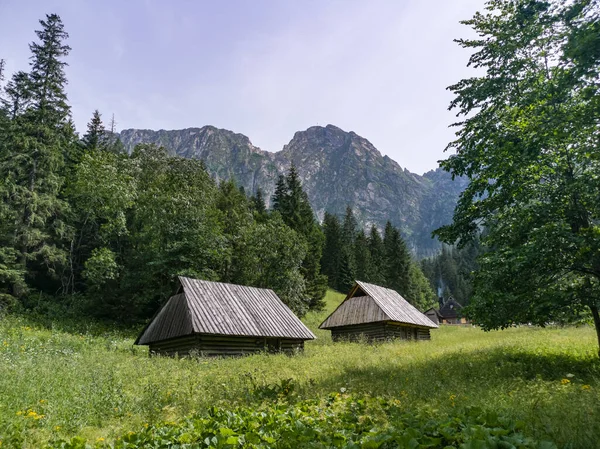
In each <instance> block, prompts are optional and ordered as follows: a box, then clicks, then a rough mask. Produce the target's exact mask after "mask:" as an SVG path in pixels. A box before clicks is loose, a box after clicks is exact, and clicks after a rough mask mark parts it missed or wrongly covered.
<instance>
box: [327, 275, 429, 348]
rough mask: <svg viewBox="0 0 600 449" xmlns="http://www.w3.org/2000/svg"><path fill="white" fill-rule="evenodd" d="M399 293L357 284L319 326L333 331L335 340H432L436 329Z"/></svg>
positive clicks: (360, 283)
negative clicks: (431, 331)
mask: <svg viewBox="0 0 600 449" xmlns="http://www.w3.org/2000/svg"><path fill="white" fill-rule="evenodd" d="M437 327H438V326H437V324H435V323H434V322H432V321H431V320H430V319H429V318H427V317H426V316H425V315H424V314H422V313H421V312H419V311H418V310H417V309H416V308H415V307H413V306H412V305H411V304H410V303H409V302H408V301H407V300H406V299H404V298H403V297H402V296H400V294H398V293H397V292H396V291H394V290H391V289H389V288H385V287H380V286H378V285H374V284H367V283H366V282H361V281H356V282H355V284H354V287H352V289H351V290H350V293H348V295H347V296H346V299H344V301H343V302H342V303H341V304H340V305H339V306H338V308H337V309H335V310H334V312H333V313H332V314H331V315H329V316H328V317H327V319H326V320H325V321H323V323H321V325H320V326H319V328H320V329H329V330H331V338H332V339H333V341H339V340H360V339H362V338H364V339H366V340H367V341H370V342H374V341H385V340H391V339H395V338H401V339H405V340H429V339H430V338H431V337H430V335H429V330H430V329H435V328H437Z"/></svg>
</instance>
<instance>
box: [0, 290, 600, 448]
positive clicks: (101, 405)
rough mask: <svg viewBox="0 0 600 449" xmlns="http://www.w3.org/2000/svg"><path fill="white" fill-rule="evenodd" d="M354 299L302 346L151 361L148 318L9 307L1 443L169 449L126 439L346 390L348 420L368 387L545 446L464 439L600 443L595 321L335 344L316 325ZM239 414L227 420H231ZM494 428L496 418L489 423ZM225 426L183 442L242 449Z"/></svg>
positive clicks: (410, 411)
mask: <svg viewBox="0 0 600 449" xmlns="http://www.w3.org/2000/svg"><path fill="white" fill-rule="evenodd" d="M342 298H343V296H342V295H340V294H337V293H335V292H329V293H328V296H327V309H326V310H324V311H323V312H320V313H312V314H309V315H308V316H307V317H306V318H305V320H304V321H305V323H306V324H307V325H308V326H309V327H310V328H311V329H312V330H313V331H314V332H315V333H316V335H317V337H318V340H316V341H314V342H310V343H308V344H307V345H306V350H305V353H304V354H300V355H297V356H294V357H289V356H285V355H266V354H264V355H255V356H249V357H243V358H234V359H208V360H206V359H200V360H190V359H170V358H160V357H152V358H150V357H148V354H147V351H146V350H145V348H140V347H134V346H132V343H133V340H134V338H135V335H136V332H137V331H138V329H132V330H130V331H128V330H120V331H115V330H111V329H107V328H103V327H102V326H100V325H87V327H86V326H84V325H79V324H74V323H70V324H69V323H39V322H35V321H32V320H31V319H26V318H23V317H12V316H9V317H5V318H4V319H2V320H0V441H1V442H0V447H2V449H4V448H6V447H24V448H38V447H44V446H45V445H48V444H49V445H54V446H52V447H63V448H76V447H82V448H83V447H86V444H87V447H110V445H112V444H116V447H123V448H125V447H171V446H169V445H168V444H167V443H164V444H165V445H164V446H161V445H158V443H156V445H150V444H149V445H147V446H143V445H141V444H140V445H139V446H136V445H135V444H133V443H131V444H130V445H128V444H129V443H126V442H124V441H126V440H127V435H128V434H129V435H134V434H135V433H136V432H140V431H144V429H149V428H150V429H155V430H153V431H154V432H155V433H154V434H153V435H158V434H159V433H160V432H163V430H160V432H159V431H158V430H156V429H164V428H165V427H164V426H167V428H168V429H170V428H175V427H176V426H178V425H179V423H181V422H184V421H185V419H186V417H190V416H198V417H202V416H204V415H206V413H207V411H208V410H213V412H211V413H213V415H214V414H217V415H218V413H222V411H223V410H224V411H227V410H234V409H237V408H242V409H244V410H246V412H244V413H250V414H251V413H253V411H254V410H261V408H262V407H275V408H277V407H279V406H280V405H281V407H289V406H290V404H292V405H293V404H307V402H306V401H313V402H311V403H310V404H312V405H302V406H301V407H300V408H301V409H302V410H304V411H305V412H304V413H305V414H306V415H308V414H309V411H310V410H313V408H311V407H316V408H315V409H314V410H318V412H317V414H318V415H319V416H320V418H319V419H325V418H323V416H324V413H323V410H324V409H323V408H319V407H321V405H319V404H320V402H319V401H321V402H322V403H325V402H327V401H341V402H340V404H342V405H340V407H342V408H343V407H346V406H347V407H346V409H344V410H345V412H344V413H346V415H348V416H346V415H344V416H346V418H344V419H348V420H350V419H354V418H352V417H351V416H350V415H351V413H350V414H348V413H349V412H348V411H349V410H350V409H352V407H356V404H357V403H358V404H363V402H361V399H359V398H378V400H379V398H380V399H381V400H382V401H388V402H386V403H385V404H387V405H385V407H387V408H385V410H389V409H390V407H391V405H390V404H393V407H394V410H397V411H398V413H404V414H405V415H403V416H404V418H402V419H404V420H406V419H409V420H410V419H411V418H410V417H411V416H422V414H423V413H425V414H426V416H427V417H429V418H427V419H428V420H429V419H430V418H431V417H434V418H435V419H438V418H439V417H444V418H439V419H450V420H452V417H453V416H464V415H465V413H466V414H468V413H471V412H469V410H478V413H480V412H481V413H488V412H493V413H495V414H497V415H499V416H501V417H502V418H503V419H506V420H510V421H511V422H512V423H516V424H515V425H516V426H518V428H519V429H520V430H519V431H520V432H522V433H523V434H524V435H526V436H528V437H531V438H532V439H535V441H537V442H542V443H540V444H542V445H540V446H534V445H532V446H525V445H523V446H518V445H516V444H514V445H512V446H492V445H489V446H485V445H482V446H458V445H457V446H456V447H481V448H485V447H548V448H550V447H555V446H553V445H550V444H549V443H543V442H544V441H552V442H554V444H555V445H556V447H560V448H569V449H584V448H585V449H589V448H594V447H600V443H598V441H599V440H600V419H599V417H600V362H599V361H598V358H597V348H596V341H595V334H594V331H593V329H592V328H591V327H579V328H574V327H570V328H552V329H539V328H525V327H523V328H514V329H509V330H505V331H498V332H488V333H486V332H483V331H481V330H479V329H477V328H472V327H442V328H440V329H439V330H434V331H433V332H432V341H431V342H420V343H416V342H393V343H385V344H380V345H375V346H369V345H365V344H361V343H336V344H333V343H332V342H331V339H330V337H329V335H328V332H324V331H319V330H318V329H316V328H317V326H318V324H319V323H320V322H321V321H322V319H323V318H324V317H325V316H326V315H327V314H328V313H330V312H331V311H332V310H333V308H335V306H336V305H337V304H338V303H339V302H340V301H341V299H342ZM332 398H333V399H332ZM323 401H325V402H323ZM344 401H345V402H344ZM389 401H391V402H389ZM343 404H345V405H343ZM348 407H350V408H348ZM364 407H367V408H368V407H370V406H368V405H364ZM373 407H374V409H373V412H372V413H371V412H368V411H365V410H366V409H365V410H363V411H362V412H361V418H360V419H358V418H357V421H356V422H354V421H353V424H352V425H353V426H354V427H353V429H356V428H358V427H356V426H359V427H360V426H363V427H365V426H366V424H365V423H364V419H366V418H364V417H365V416H367V415H377V413H378V412H377V410H380V409H381V407H380V408H379V409H377V407H379V406H377V407H375V406H373ZM376 409H377V410H376ZM269 410H274V409H273V408H272V409H269ZM277 410H280V409H277ZM285 410H286V411H285V413H287V415H286V416H289V413H288V411H287V410H288V409H285ZM307 410H309V411H307ZM278 413H279V412H278ZM294 413H296V412H294ZM310 413H312V412H310ZM217 415H215V416H217ZM211 416H212V415H211ZM219 416H220V415H219ZM223 416H225V415H223ZM227 416H228V418H223V419H229V420H231V419H232V418H231V415H227ZM253 416H254V415H253ZM265 416H267V414H266V413H263V414H262V415H261V416H259V417H258V418H256V416H254V418H253V419H264V417H265ZM294 416H295V415H294ZM327 416H329V415H327ZM332 416H333V415H332ZM336 416H337V415H336ZM340 416H341V415H340ZM214 419H216V418H214ZM219 419H220V418H219ZM286 419H287V418H286ZM302 419H305V418H302ZM306 419H308V418H306ZM311 419H313V418H311ZM327 419H332V420H333V421H331V422H330V421H327V422H328V423H329V424H327V425H331V426H335V425H336V424H335V423H342V421H339V420H338V417H336V418H335V419H334V418H331V417H327ZM340 419H341V418H340ZM369 419H374V418H372V417H371V418H369ZM431 419H433V418H431ZM300 421H301V419H300V418H298V421H297V422H298V423H299V422H300ZM185 422H188V424H186V425H191V424H189V422H191V421H185ZM198 422H200V421H198ZM207 422H208V421H202V423H203V424H202V425H207V424H206V423H207ZM302 422H304V421H302ZM310 422H311V423H313V425H315V426H316V425H317V424H315V421H314V420H313V421H310ZM403 422H404V421H403ZM424 422H425V421H424ZM454 422H455V424H456V423H458V420H454ZM332 423H333V424H332ZM369 423H370V421H369ZM378 423H379V424H377V425H383V424H381V422H379V421H378ZM298 425H299V424H296V425H295V426H296V427H295V429H296V430H294V431H297V428H298ZM340 425H342V424H340ZM453 425H454V424H453ZM456 425H459V424H456ZM507 425H508V424H507ZM161 426H162V427H161ZM168 426H171V427H168ZM232 426H233V425H230V426H229V427H232ZM369 426H371V427H372V426H375V424H373V423H370V424H369ZM309 427H310V425H309ZM488 427H490V428H491V427H495V426H491V425H489V423H488ZM224 428H226V429H227V432H230V430H229V429H228V427H220V428H219V429H220V430H219V431H216V432H217V434H219V432H221V433H220V434H219V435H221V434H223V435H224V436H223V438H224V439H222V440H218V438H216V437H214V438H213V439H212V440H210V439H208V438H207V439H206V440H203V441H204V443H202V444H204V445H200V443H198V444H197V445H188V446H186V445H185V444H186V441H187V440H186V439H189V440H190V441H192V440H191V439H193V438H192V436H188V434H189V432H187V431H186V432H184V433H181V432H180V433H179V434H178V435H179V436H178V437H177V438H180V440H179V444H182V445H181V446H175V447H244V446H243V444H242V443H244V440H238V439H237V437H235V438H234V437H232V436H227V435H229V434H228V433H227V432H225V433H223V432H224V431H223V429H224ZM365 428H366V427H365ZM388 428H389V426H388ZM140 429H141V430H140ZM353 431H354V432H355V433H356V431H355V430H353ZM168 432H171V430H169V431H168ZM168 432H167V434H168ZM161 435H164V432H163V433H162V434H161ZM181 435H183V436H181ZM190 435H191V434H190ZM436 435H437V434H436ZM75 436H77V437H78V438H76V439H73V440H72V438H73V437H75ZM225 437H227V438H225ZM346 437H347V435H346V436H344V435H341V436H339V437H335V436H334V437H332V438H346ZM231 438H234V439H233V440H232V439H231ZM248 438H249V437H247V440H246V442H245V443H244V444H246V445H247V447H270V446H269V445H268V443H265V442H264V441H263V442H262V443H261V444H264V446H260V445H257V446H251V445H250V443H251V440H250V439H248ZM311 438H313V439H314V437H311ZM390 438H391V437H390ZM432 438H433V437H432ZM440 438H441V437H440ZM284 439H285V438H284ZM388 439H389V438H388ZM63 440H64V441H63ZM217 440H218V441H217ZM438 440H439V439H438ZM438 440H435V439H432V440H431V441H434V442H433V443H431V445H429V446H426V445H422V446H414V445H413V446H410V444H412V443H410V444H409V443H406V444H407V445H406V447H443V446H436V445H435V441H438ZM140 441H141V440H140ZM165 441H167V440H165ZM265 441H270V440H265ZM273 441H275V440H273ZM336 441H337V440H336ZM340 441H342V440H340ZM382 441H383V440H382ZM390 441H391V440H390ZM398 441H399V440H398ZM116 442H120V443H118V444H121V445H120V446H119V445H118V444H117V443H116ZM234 443H235V444H238V446H236V445H235V444H234ZM78 444H79V446H78ZM190 444H191V443H190ZM273 444H274V446H273V447H285V446H281V445H279V446H277V445H276V444H275V443H273ZM307 444H308V443H307ZM332 444H333V443H331V444H329V445H321V446H318V445H315V446H310V445H307V446H306V447H332ZM340 444H341V445H340V446H339V447H405V446H402V445H400V443H394V444H395V445H389V444H391V443H389V442H388V443H385V444H388V445H387V446H386V445H385V444H384V443H381V444H379V443H377V444H379V445H376V444H375V443H373V444H371V443H369V444H370V445H369V444H366V443H363V444H362V445H356V446H352V445H350V444H349V443H348V444H346V443H343V444H342V443H340ZM490 444H491V443H490ZM536 444H537V443H536ZM545 444H548V445H546V446H544V445H545ZM248 445H249V446H248ZM290 447H294V445H293V444H292V445H291V446H290ZM335 447H338V446H335ZM453 447H454V446H453Z"/></svg>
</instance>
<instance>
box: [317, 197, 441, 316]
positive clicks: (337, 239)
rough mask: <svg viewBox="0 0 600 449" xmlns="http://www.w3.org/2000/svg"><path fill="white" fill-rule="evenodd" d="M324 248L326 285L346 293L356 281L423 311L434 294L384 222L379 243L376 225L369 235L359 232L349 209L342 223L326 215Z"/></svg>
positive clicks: (403, 245) (398, 238)
mask: <svg viewBox="0 0 600 449" xmlns="http://www.w3.org/2000/svg"><path fill="white" fill-rule="evenodd" d="M323 232H324V234H325V247H324V250H323V258H322V259H321V266H322V267H323V273H324V274H325V275H327V278H328V280H329V286H330V287H331V288H334V289H336V290H338V291H341V292H348V291H349V290H350V288H352V286H353V285H354V281H355V280H357V279H358V280H362V281H367V282H372V283H374V284H377V285H382V286H384V287H388V288H392V289H394V290H396V291H397V292H399V293H400V294H401V295H403V296H404V297H405V298H406V299H407V300H408V301H409V302H410V303H411V304H413V305H414V306H415V307H417V308H419V309H421V310H426V309H428V308H429V307H431V306H432V305H434V304H435V299H436V295H435V293H434V292H433V290H432V288H431V286H430V284H429V282H428V281H427V278H426V277H425V276H424V274H423V272H421V268H420V267H419V266H418V265H417V264H416V263H415V262H413V261H412V258H411V257H410V254H409V253H408V250H407V248H406V244H405V243H404V240H403V239H402V237H401V236H400V231H399V230H398V229H397V228H395V227H394V226H392V224H391V223H389V222H388V223H387V226H386V228H385V238H384V239H383V240H382V239H381V235H380V234H379V231H378V230H377V228H376V227H375V226H372V227H371V230H370V233H369V236H368V237H367V235H366V234H365V232H364V230H359V229H358V225H357V222H356V219H355V217H354V212H353V211H352V208H350V207H348V208H346V214H345V216H344V220H343V223H340V220H339V218H337V217H336V216H335V215H332V214H329V213H325V218H324V220H323Z"/></svg>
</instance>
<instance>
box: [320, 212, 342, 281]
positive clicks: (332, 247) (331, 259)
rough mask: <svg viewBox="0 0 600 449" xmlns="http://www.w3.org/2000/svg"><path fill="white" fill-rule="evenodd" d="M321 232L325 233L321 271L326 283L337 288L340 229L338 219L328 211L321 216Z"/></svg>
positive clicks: (340, 246)
mask: <svg viewBox="0 0 600 449" xmlns="http://www.w3.org/2000/svg"><path fill="white" fill-rule="evenodd" d="M323 233H324V234H325V245H324V247H323V255H322V258H321V267H322V269H321V271H322V273H323V274H325V275H326V276H327V279H328V285H329V286H330V287H331V288H337V287H338V282H339V274H340V273H339V272H340V258H341V248H342V231H341V225H340V220H339V219H338V218H337V217H336V216H335V215H333V214H330V213H329V212H325V217H324V218H323Z"/></svg>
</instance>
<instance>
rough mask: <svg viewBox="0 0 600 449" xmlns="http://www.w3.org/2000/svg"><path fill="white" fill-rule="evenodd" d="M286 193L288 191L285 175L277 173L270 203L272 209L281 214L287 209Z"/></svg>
mask: <svg viewBox="0 0 600 449" xmlns="http://www.w3.org/2000/svg"><path fill="white" fill-rule="evenodd" d="M287 195H288V191H287V184H286V181H285V176H284V175H279V176H278V177H277V182H276V184H275V193H274V194H273V198H272V200H271V203H272V205H273V206H272V207H273V210H274V211H277V212H279V213H280V214H281V215H282V216H283V215H284V214H285V213H286V209H287Z"/></svg>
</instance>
